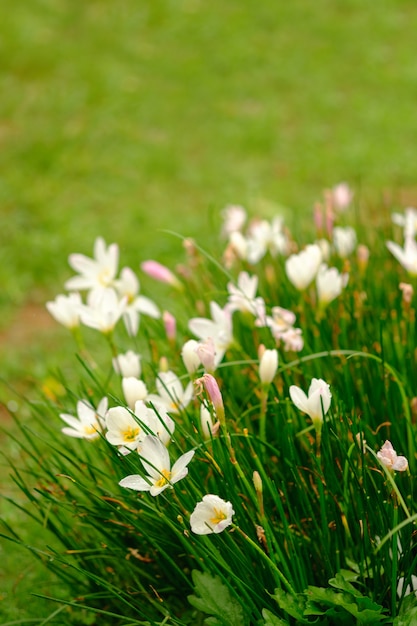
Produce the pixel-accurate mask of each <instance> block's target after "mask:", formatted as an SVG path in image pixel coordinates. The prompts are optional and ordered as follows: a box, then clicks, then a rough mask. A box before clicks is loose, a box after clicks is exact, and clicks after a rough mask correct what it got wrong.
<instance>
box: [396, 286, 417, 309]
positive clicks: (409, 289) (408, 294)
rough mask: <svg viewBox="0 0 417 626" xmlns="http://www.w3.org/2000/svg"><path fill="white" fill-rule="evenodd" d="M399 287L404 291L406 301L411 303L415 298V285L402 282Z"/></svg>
mask: <svg viewBox="0 0 417 626" xmlns="http://www.w3.org/2000/svg"><path fill="white" fill-rule="evenodd" d="M399 288H400V289H401V291H402V294H403V301H404V303H405V304H410V302H411V301H412V299H413V293H414V289H413V286H412V285H409V284H408V283H400V284H399Z"/></svg>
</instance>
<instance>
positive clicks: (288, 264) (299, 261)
mask: <svg viewBox="0 0 417 626" xmlns="http://www.w3.org/2000/svg"><path fill="white" fill-rule="evenodd" d="M321 262H322V255H321V250H320V247H319V246H318V245H317V244H315V243H313V244H310V245H308V246H307V247H306V248H305V249H304V250H302V251H301V252H299V253H298V254H291V256H289V257H288V259H287V260H286V261H285V271H286V273H287V277H288V279H289V280H290V281H291V283H292V284H293V285H294V287H295V288H296V289H298V290H299V291H302V290H303V289H306V288H307V287H308V286H309V284H310V283H311V281H312V280H313V278H314V277H315V276H316V274H317V271H318V269H319V266H320V263H321Z"/></svg>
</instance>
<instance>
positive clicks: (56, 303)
mask: <svg viewBox="0 0 417 626" xmlns="http://www.w3.org/2000/svg"><path fill="white" fill-rule="evenodd" d="M81 305H82V300H81V296H80V294H79V293H78V292H77V291H76V292H74V293H70V294H69V295H59V296H57V297H56V298H55V300H53V301H51V302H47V303H46V308H47V309H48V311H49V313H50V314H51V315H52V317H54V318H55V319H56V321H57V322H59V323H60V324H62V325H63V326H65V327H66V328H69V329H72V328H76V327H77V326H79V325H80V307H81Z"/></svg>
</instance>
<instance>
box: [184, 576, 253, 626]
mask: <svg viewBox="0 0 417 626" xmlns="http://www.w3.org/2000/svg"><path fill="white" fill-rule="evenodd" d="M191 577H192V580H193V583H194V591H195V594H196V595H194V594H193V595H190V596H188V601H189V602H190V604H192V605H193V606H194V607H195V608H196V609H198V610H199V611H201V612H202V613H207V614H208V615H210V616H212V617H209V618H206V619H205V620H204V624H207V626H246V625H247V624H248V619H247V617H245V613H244V610H243V608H242V605H241V604H240V602H239V601H238V600H237V598H236V597H235V596H233V595H232V594H231V592H230V589H229V587H228V586H227V585H225V584H224V583H223V582H222V581H221V579H220V578H219V577H218V576H211V575H210V574H207V573H206V572H199V571H198V570H193V572H192V573H191Z"/></svg>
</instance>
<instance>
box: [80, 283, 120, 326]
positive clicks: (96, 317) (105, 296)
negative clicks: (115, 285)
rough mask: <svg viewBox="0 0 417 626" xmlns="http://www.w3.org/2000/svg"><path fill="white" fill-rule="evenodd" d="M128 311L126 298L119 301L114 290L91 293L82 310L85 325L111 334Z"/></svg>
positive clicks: (81, 314) (82, 319)
mask: <svg viewBox="0 0 417 626" xmlns="http://www.w3.org/2000/svg"><path fill="white" fill-rule="evenodd" d="M125 310H126V298H122V299H121V300H119V298H118V296H117V293H116V292H115V290H114V289H111V288H108V289H102V290H100V291H97V290H95V291H90V293H89V294H88V298H87V304H83V305H82V306H81V308H80V318H81V321H82V323H83V324H85V325H86V326H89V327H90V328H95V329H96V330H98V331H100V332H101V333H104V334H106V333H110V332H111V331H112V330H113V328H114V327H115V326H116V324H117V322H118V321H119V319H120V318H121V316H122V315H123V313H124V312H125Z"/></svg>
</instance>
